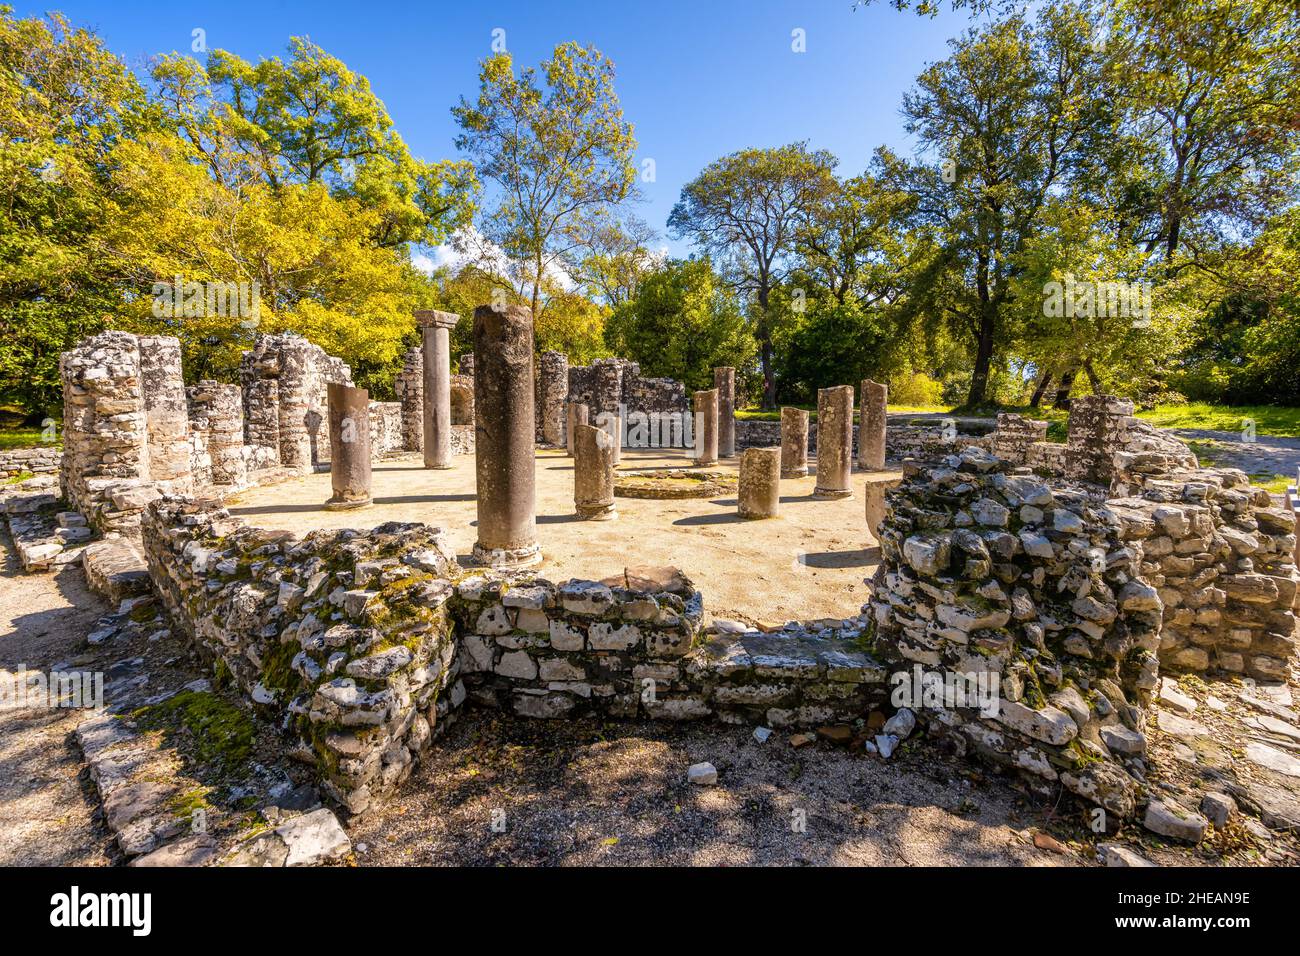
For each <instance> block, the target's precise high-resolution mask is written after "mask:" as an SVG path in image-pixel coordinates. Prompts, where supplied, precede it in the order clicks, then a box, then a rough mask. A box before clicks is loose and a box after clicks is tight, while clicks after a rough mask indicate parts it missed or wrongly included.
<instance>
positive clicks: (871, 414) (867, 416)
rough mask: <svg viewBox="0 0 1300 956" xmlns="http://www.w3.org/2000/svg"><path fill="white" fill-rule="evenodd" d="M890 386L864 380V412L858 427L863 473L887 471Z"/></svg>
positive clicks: (860, 462)
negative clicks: (887, 414)
mask: <svg viewBox="0 0 1300 956" xmlns="http://www.w3.org/2000/svg"><path fill="white" fill-rule="evenodd" d="M888 402H889V386H888V385H881V384H880V383H879V382H873V381H872V380H871V379H869V378H864V379H863V380H862V410H861V413H860V416H859V417H860V418H861V419H862V420H861V422H860V423H859V425H858V467H859V468H861V469H862V470H863V471H884V470H885V408H886V405H887V404H888Z"/></svg>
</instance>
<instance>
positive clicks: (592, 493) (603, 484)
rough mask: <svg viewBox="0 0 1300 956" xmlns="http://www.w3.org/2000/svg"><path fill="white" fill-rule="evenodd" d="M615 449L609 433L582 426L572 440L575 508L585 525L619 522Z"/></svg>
mask: <svg viewBox="0 0 1300 956" xmlns="http://www.w3.org/2000/svg"><path fill="white" fill-rule="evenodd" d="M614 448H615V443H614V442H613V441H611V440H610V437H609V435H608V433H606V432H605V431H603V430H602V429H599V428H596V427H595V426H594V425H579V426H578V427H577V430H576V431H575V433H574V436H573V505H574V510H575V511H576V512H577V514H578V517H579V518H582V519H584V520H586V521H608V520H610V519H611V518H617V517H618V512H617V511H615V510H614Z"/></svg>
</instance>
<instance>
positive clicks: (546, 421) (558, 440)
mask: <svg viewBox="0 0 1300 956" xmlns="http://www.w3.org/2000/svg"><path fill="white" fill-rule="evenodd" d="M568 397H569V359H568V356H566V355H565V354H564V353H563V352H543V353H542V354H541V356H539V357H538V359H537V440H538V441H539V442H541V443H542V444H543V445H552V446H558V445H560V444H565V445H566V448H567V443H565V442H564V441H563V434H564V425H565V420H564V419H565V408H564V404H565V399H567V398H568Z"/></svg>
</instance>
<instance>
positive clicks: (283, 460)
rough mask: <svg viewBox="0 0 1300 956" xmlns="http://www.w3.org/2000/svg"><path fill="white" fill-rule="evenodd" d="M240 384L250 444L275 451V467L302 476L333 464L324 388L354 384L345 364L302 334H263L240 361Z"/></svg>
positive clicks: (246, 432) (350, 372) (349, 370)
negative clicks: (314, 469) (330, 454)
mask: <svg viewBox="0 0 1300 956" xmlns="http://www.w3.org/2000/svg"><path fill="white" fill-rule="evenodd" d="M240 381H241V384H242V385H243V388H244V419H245V423H246V424H245V434H246V438H247V441H248V444H250V445H257V446H259V447H262V448H268V449H272V450H273V451H274V453H275V455H276V456H278V457H276V458H275V460H274V464H276V465H279V466H282V467H284V468H289V469H293V470H297V471H301V472H307V471H311V470H312V469H313V468H314V467H315V466H317V465H320V464H324V463H327V462H328V461H329V436H328V434H327V428H328V425H327V421H328V419H327V417H326V416H327V412H328V401H327V399H326V395H325V386H326V385H328V384H329V383H330V382H337V383H339V384H343V385H351V384H352V371H351V369H349V368H348V366H347V365H345V364H344V363H343V361H342V359H338V358H335V357H334V356H332V355H329V354H327V353H326V352H325V350H324V349H322V348H321V347H320V346H318V345H313V344H312V343H311V342H309V341H307V340H306V339H305V338H303V337H302V336H301V335H295V334H293V333H287V332H286V333H281V334H276V335H259V336H258V337H257V339H256V341H255V342H254V345H253V348H252V349H251V350H250V351H248V352H246V353H244V356H243V358H242V359H241V361H240ZM271 383H274V384H271Z"/></svg>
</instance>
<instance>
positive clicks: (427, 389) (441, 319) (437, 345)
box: [415, 309, 532, 468]
mask: <svg viewBox="0 0 1300 956" xmlns="http://www.w3.org/2000/svg"><path fill="white" fill-rule="evenodd" d="M415 320H416V321H417V322H419V323H420V328H422V329H423V330H424V359H423V361H424V467H425V468H450V467H451V341H450V332H451V330H452V329H453V328H455V327H456V323H457V322H459V321H460V316H459V315H456V314H455V313H454V312H437V311H434V310H432V309H429V310H425V311H421V312H416V313H415ZM531 377H532V376H531V375H530V376H529V378H531Z"/></svg>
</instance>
